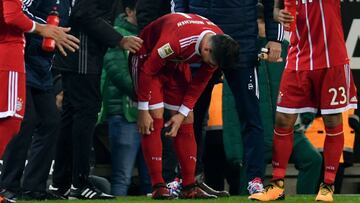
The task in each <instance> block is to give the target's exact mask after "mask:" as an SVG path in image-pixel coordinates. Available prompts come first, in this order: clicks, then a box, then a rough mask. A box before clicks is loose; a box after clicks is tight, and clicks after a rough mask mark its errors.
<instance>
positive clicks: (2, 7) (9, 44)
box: [0, 0, 35, 73]
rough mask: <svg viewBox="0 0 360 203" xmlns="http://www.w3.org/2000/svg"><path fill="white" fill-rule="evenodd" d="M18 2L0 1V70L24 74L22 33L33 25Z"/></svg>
mask: <svg viewBox="0 0 360 203" xmlns="http://www.w3.org/2000/svg"><path fill="white" fill-rule="evenodd" d="M21 7H22V2H21V1H20V0H1V1H0V70H7V71H16V72H20V73H23V72H25V63H24V45H25V39H24V32H31V31H33V30H34V29H35V23H34V22H33V21H32V20H30V19H29V18H28V17H27V16H26V15H25V14H24V13H23V11H22V9H21Z"/></svg>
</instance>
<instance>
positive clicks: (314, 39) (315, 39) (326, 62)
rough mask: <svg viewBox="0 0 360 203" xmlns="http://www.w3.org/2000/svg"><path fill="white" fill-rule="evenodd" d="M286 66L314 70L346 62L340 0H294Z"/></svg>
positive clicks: (294, 68) (347, 59)
mask: <svg viewBox="0 0 360 203" xmlns="http://www.w3.org/2000/svg"><path fill="white" fill-rule="evenodd" d="M297 12H298V15H297V16H296V32H295V31H294V32H291V33H290V47H289V50H288V59H287V60H288V61H287V64H286V68H289V69H293V70H316V69H322V68H328V67H334V66H339V65H344V64H347V63H349V58H348V55H347V51H346V47H345V40H344V33H343V29H342V22H341V13H340V0H298V1H297Z"/></svg>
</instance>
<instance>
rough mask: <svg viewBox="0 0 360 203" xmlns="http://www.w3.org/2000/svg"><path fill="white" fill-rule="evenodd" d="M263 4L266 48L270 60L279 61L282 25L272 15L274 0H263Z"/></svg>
mask: <svg viewBox="0 0 360 203" xmlns="http://www.w3.org/2000/svg"><path fill="white" fill-rule="evenodd" d="M262 2H263V4H264V18H265V29H266V38H267V40H268V44H267V45H266V48H268V49H269V58H268V60H269V61H270V62H280V61H282V59H281V42H282V41H283V40H284V27H283V26H282V25H281V24H280V23H278V22H276V21H275V20H274V17H273V13H274V12H273V10H274V0H263V1H262Z"/></svg>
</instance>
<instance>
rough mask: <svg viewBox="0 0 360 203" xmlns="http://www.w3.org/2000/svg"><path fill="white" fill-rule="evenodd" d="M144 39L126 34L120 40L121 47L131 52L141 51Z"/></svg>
mask: <svg viewBox="0 0 360 203" xmlns="http://www.w3.org/2000/svg"><path fill="white" fill-rule="evenodd" d="M142 43H143V40H142V39H140V38H139V37H136V36H125V37H123V38H122V39H121V41H120V47H122V48H123V49H126V50H129V51H130V52H131V53H135V52H137V51H139V49H140V48H141V45H142Z"/></svg>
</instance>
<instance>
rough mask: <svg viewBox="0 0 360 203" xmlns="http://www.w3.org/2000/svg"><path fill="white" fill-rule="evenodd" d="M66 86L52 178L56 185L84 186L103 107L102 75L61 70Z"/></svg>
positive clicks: (64, 85)
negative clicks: (97, 123)
mask: <svg viewBox="0 0 360 203" xmlns="http://www.w3.org/2000/svg"><path fill="white" fill-rule="evenodd" d="M62 84H63V90H64V100H63V106H62V108H63V111H62V114H61V130H60V135H59V139H58V142H57V150H56V156H55V166H54V172H53V182H54V184H55V186H56V187H61V188H68V187H70V184H73V185H74V187H82V186H84V184H86V182H85V181H87V179H88V176H89V171H90V165H89V162H90V151H91V148H92V140H93V133H94V129H95V124H96V121H97V114H98V112H99V111H100V107H101V95H100V75H97V74H78V73H74V72H62Z"/></svg>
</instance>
